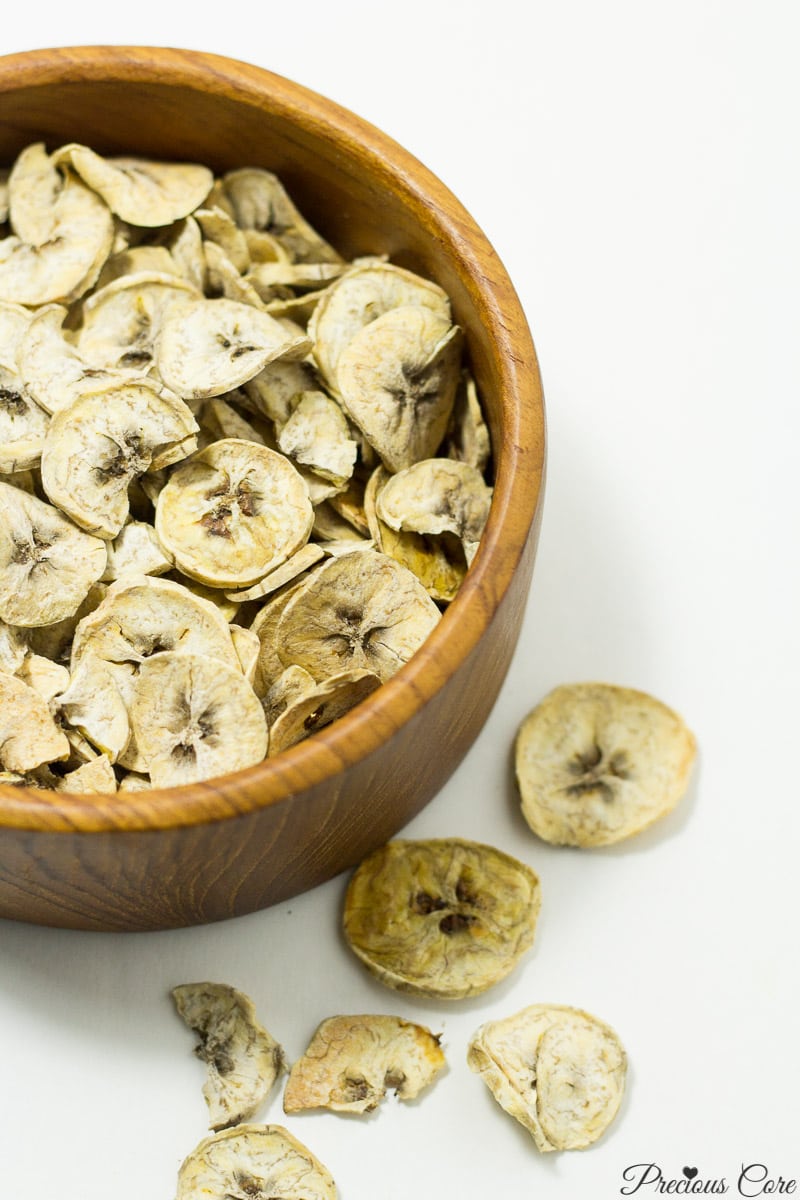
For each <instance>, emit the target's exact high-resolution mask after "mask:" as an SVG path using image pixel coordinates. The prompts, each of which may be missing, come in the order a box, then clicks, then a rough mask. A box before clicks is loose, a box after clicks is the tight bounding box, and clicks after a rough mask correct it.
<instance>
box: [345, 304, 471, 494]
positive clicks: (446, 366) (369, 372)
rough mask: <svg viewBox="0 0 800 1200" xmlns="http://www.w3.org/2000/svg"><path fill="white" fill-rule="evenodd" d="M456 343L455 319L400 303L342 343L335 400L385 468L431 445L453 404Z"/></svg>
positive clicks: (423, 453)
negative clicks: (342, 348)
mask: <svg viewBox="0 0 800 1200" xmlns="http://www.w3.org/2000/svg"><path fill="white" fill-rule="evenodd" d="M461 346H462V336H461V330H460V329H459V327H458V326H457V325H451V324H450V322H449V321H448V320H446V319H445V318H444V317H441V316H440V315H438V314H437V313H435V312H432V311H431V310H430V309H427V308H424V307H421V306H407V307H404V308H395V309H392V310H391V311H390V312H388V313H385V314H384V316H382V317H378V318H377V319H376V320H374V321H372V322H371V323H370V324H369V325H367V326H365V327H364V328H363V329H362V330H361V331H360V332H359V333H357V334H356V336H355V337H354V338H353V339H352V341H351V342H350V343H349V344H348V345H347V346H346V347H345V349H344V350H343V351H342V354H341V357H340V358H339V362H338V367H337V372H336V375H337V381H338V387H339V396H340V398H341V402H342V407H343V408H344V410H345V412H346V413H347V415H348V416H349V417H350V419H351V420H352V421H354V422H355V424H356V425H357V426H358V427H359V429H360V430H361V432H362V433H363V434H364V437H365V438H366V439H367V441H368V442H369V444H370V445H371V446H372V447H373V449H374V450H375V451H376V452H377V453H378V455H379V456H380V458H381V459H382V461H383V464H384V466H386V467H387V468H388V469H389V470H390V471H402V470H403V468H404V467H410V466H411V465H412V464H413V463H415V462H419V460H420V459H423V458H430V457H431V456H432V455H434V454H435V453H436V451H437V449H438V447H439V444H440V442H441V441H442V438H443V437H444V434H445V431H446V429H447V425H448V422H449V420H450V414H451V412H452V408H453V401H454V399H455V393H456V387H457V385H458V376H459V363H460V359H461Z"/></svg>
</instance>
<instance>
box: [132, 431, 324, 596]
mask: <svg viewBox="0 0 800 1200" xmlns="http://www.w3.org/2000/svg"><path fill="white" fill-rule="evenodd" d="M313 520H314V512H313V509H312V506H311V501H310V499H309V496H308V489H307V488H306V486H305V484H304V482H303V480H302V479H301V478H300V476H299V474H298V473H297V471H296V470H295V468H294V467H293V466H292V464H291V463H290V462H289V461H288V459H286V458H284V457H283V455H280V454H276V453H275V452H274V451H273V450H269V449H267V448H266V447H265V446H259V445H257V444H256V443H255V442H248V441H244V440H241V439H238V438H226V439H223V440H222V441H219V442H215V443H213V445H211V446H209V447H207V449H205V450H202V451H199V452H198V453H197V454H195V455H194V457H193V458H191V459H190V460H189V461H188V462H186V463H184V464H182V465H181V466H179V467H177V468H176V469H175V470H174V471H173V472H172V475H171V476H170V479H169V482H168V483H167V485H166V486H165V487H164V488H163V490H162V491H161V493H160V495H159V497H158V504H157V506H156V532H157V534H158V538H159V541H160V542H161V544H162V545H163V546H164V548H165V549H166V550H167V551H168V552H169V553H170V554H172V555H173V557H174V559H175V562H176V563H177V565H178V567H179V568H180V570H181V571H183V572H184V574H186V575H190V576H191V577H192V578H194V579H198V580H199V581H200V582H201V583H207V584H212V585H214V586H216V587H224V588H241V587H245V586H246V585H249V584H253V583H255V582H256V580H258V579H262V578H263V577H264V576H265V575H267V574H269V572H270V571H271V570H274V568H275V567H277V566H279V565H280V564H281V563H283V562H285V561H286V559H287V558H290V557H291V555H292V554H294V553H295V552H296V551H297V550H299V549H300V547H301V546H302V545H304V544H305V542H306V541H307V540H308V535H309V533H310V532H311V526H312V524H313Z"/></svg>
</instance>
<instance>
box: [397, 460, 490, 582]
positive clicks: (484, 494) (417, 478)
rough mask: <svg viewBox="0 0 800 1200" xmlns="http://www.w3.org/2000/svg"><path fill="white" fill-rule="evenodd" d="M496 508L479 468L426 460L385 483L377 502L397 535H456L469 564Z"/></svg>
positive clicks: (451, 461)
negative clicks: (490, 508) (401, 531)
mask: <svg viewBox="0 0 800 1200" xmlns="http://www.w3.org/2000/svg"><path fill="white" fill-rule="evenodd" d="M491 502H492V489H491V488H489V487H487V486H486V484H485V483H484V480H483V476H482V475H481V473H480V471H478V470H477V468H476V467H471V466H470V465H469V464H468V463H462V462H454V461H453V460H452V459H449V458H426V459H423V460H422V461H421V462H417V463H414V464H413V466H410V467H406V469H405V470H403V471H398V473H397V474H396V475H393V476H392V478H391V479H387V480H386V483H385V484H384V486H383V487H382V488H381V489H380V491H379V492H378V494H377V496H376V500H375V510H376V512H377V514H378V516H379V518H380V519H381V521H383V522H384V524H386V525H388V526H389V528H390V529H393V530H396V531H397V530H404V531H406V532H410V533H422V534H434V535H435V534H443V533H452V534H454V535H455V536H456V537H457V538H459V540H460V541H461V544H462V546H463V547H464V553H465V555H466V558H467V562H470V561H471V560H472V558H473V557H474V554H475V551H476V550H477V547H478V542H479V541H480V537H481V534H482V533H483V529H484V526H485V525H486V521H487V519H488V517H489V507H490V505H491Z"/></svg>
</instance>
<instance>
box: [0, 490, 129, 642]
mask: <svg viewBox="0 0 800 1200" xmlns="http://www.w3.org/2000/svg"><path fill="white" fill-rule="evenodd" d="M105 566H106V547H105V542H103V541H101V540H100V539H99V538H95V537H92V536H91V534H88V533H84V531H83V530H82V529H78V527H77V525H74V524H73V523H72V521H70V520H69V518H67V517H65V516H64V515H63V514H62V513H60V512H59V511H58V509H57V508H53V507H52V506H51V505H50V504H45V503H44V502H43V501H42V500H39V499H37V497H36V496H32V495H30V494H29V493H28V492H23V491H21V490H20V489H19V488H15V487H12V486H11V485H10V484H7V483H2V482H0V619H2V620H4V621H7V622H8V624H9V625H22V626H25V627H29V626H31V625H52V624H53V623H54V622H56V621H61V620H62V619H63V618H65V617H69V616H71V615H72V614H73V613H74V612H75V611H76V610H77V608H78V606H79V604H80V603H81V601H82V600H83V599H84V597H85V596H86V594H87V592H88V591H89V588H90V587H91V585H92V584H93V583H95V582H96V581H97V580H98V579H99V578H100V576H101V575H102V574H103V571H104V570H105Z"/></svg>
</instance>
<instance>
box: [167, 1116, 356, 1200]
mask: <svg viewBox="0 0 800 1200" xmlns="http://www.w3.org/2000/svg"><path fill="white" fill-rule="evenodd" d="M336 1197H337V1191H336V1184H335V1183H334V1182H333V1177H332V1176H331V1174H330V1172H329V1171H328V1170H327V1168H326V1167H324V1166H323V1165H322V1163H321V1162H319V1160H318V1159H316V1158H315V1157H314V1155H313V1154H312V1153H311V1151H310V1150H308V1149H307V1148H306V1147H305V1146H304V1145H303V1144H302V1142H298V1140H297V1139H296V1138H295V1137H293V1136H292V1134H291V1133H289V1131H288V1130H287V1129H284V1128H283V1126H281V1125H237V1126H235V1127H234V1128H233V1129H223V1130H222V1131H221V1132H220V1133H215V1134H214V1135H213V1136H211V1137H207V1138H205V1139H204V1140H203V1141H202V1142H201V1143H200V1145H199V1146H196V1147H195V1149H194V1150H193V1151H192V1153H191V1154H190V1155H189V1156H188V1157H187V1158H186V1159H184V1161H183V1164H182V1165H181V1168H180V1171H179V1172H178V1186H177V1191H176V1193H175V1200H336Z"/></svg>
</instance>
